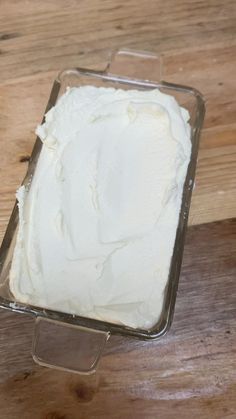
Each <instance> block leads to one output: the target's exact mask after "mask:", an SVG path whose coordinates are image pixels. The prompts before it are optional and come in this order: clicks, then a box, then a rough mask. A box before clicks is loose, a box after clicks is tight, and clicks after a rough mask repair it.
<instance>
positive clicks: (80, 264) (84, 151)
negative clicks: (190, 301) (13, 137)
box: [10, 86, 191, 328]
mask: <svg viewBox="0 0 236 419" xmlns="http://www.w3.org/2000/svg"><path fill="white" fill-rule="evenodd" d="M188 118H189V115H188V112H187V111H186V110H185V109H183V108H181V107H180V106H179V105H178V104H177V102H176V101H175V99H174V98H173V97H172V96H169V95H165V94H163V93H161V92H160V91H159V90H157V89H155V90H152V91H136V90H126V91H125V90H121V89H119V90H116V89H113V88H96V87H92V86H83V87H80V88H71V89H69V88H68V90H67V92H66V93H65V94H64V95H63V96H62V97H61V98H60V99H59V101H58V103H57V105H56V106H55V107H54V108H52V109H51V110H50V111H49V112H48V113H47V115H46V122H45V123H44V124H43V125H41V126H39V127H38V128H37V134H38V135H39V136H40V138H41V140H42V141H43V147H42V151H41V154H40V157H39V160H38V164H37V168H36V171H35V175H34V177H33V180H32V183H31V186H30V188H29V191H26V190H25V188H24V186H23V187H21V188H20V189H19V191H18V193H17V199H18V201H19V208H20V227H19V231H18V237H17V243H16V247H15V251H14V257H13V263H12V268H11V272H10V287H11V290H12V293H13V294H14V296H15V298H16V299H17V300H19V301H21V302H24V303H31V304H34V305H37V306H41V307H48V308H52V309H56V310H59V311H63V312H67V313H73V314H79V315H82V316H86V317H92V318H96V319H102V320H106V321H110V322H115V323H121V324H125V325H128V326H131V327H134V328H137V327H141V328H150V327H152V326H153V325H154V324H155V323H156V322H157V321H158V318H159V316H160V314H161V310H162V304H163V297H164V290H165V285H166V283H167V279H168V273H169V267H170V261H171V256H172V253H173V246H174V241H175V235H176V228H177V224H178V218H179V211H180V205H181V198H182V191H183V183H184V180H185V176H186V170H187V166H188V163H189V159H190V152H191V142H190V127H189V124H188V123H187V121H188Z"/></svg>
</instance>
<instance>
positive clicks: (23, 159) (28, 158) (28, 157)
mask: <svg viewBox="0 0 236 419" xmlns="http://www.w3.org/2000/svg"><path fill="white" fill-rule="evenodd" d="M29 160H30V156H28V155H26V156H20V158H19V161H20V163H25V162H26V161H29Z"/></svg>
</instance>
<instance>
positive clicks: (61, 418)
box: [42, 412, 66, 419]
mask: <svg viewBox="0 0 236 419" xmlns="http://www.w3.org/2000/svg"><path fill="white" fill-rule="evenodd" d="M42 419H66V415H65V414H63V413H59V412H48V413H46V415H45V416H43V418H42Z"/></svg>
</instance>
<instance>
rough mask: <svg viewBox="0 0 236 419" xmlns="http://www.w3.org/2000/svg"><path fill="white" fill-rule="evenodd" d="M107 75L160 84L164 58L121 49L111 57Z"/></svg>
mask: <svg viewBox="0 0 236 419" xmlns="http://www.w3.org/2000/svg"><path fill="white" fill-rule="evenodd" d="M106 73H108V74H112V75H119V76H125V77H129V78H132V79H141V80H146V81H155V82H157V81H158V82H160V81H161V80H162V56H161V55H156V54H153V53H149V52H146V51H145V52H144V51H136V50H129V49H120V50H118V51H116V52H114V53H113V54H112V55H111V58H110V61H109V63H108V65H107V67H106Z"/></svg>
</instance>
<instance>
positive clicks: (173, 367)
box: [0, 220, 236, 419]
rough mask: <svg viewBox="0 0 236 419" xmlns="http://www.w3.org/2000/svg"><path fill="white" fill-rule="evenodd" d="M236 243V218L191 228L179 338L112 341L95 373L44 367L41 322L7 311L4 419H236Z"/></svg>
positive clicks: (1, 328)
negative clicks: (36, 345)
mask: <svg viewBox="0 0 236 419" xmlns="http://www.w3.org/2000/svg"><path fill="white" fill-rule="evenodd" d="M235 247H236V220H228V221H222V222H216V223H210V224H204V225H201V226H195V227H191V228H189V230H188V234H187V241H186V247H185V254H184V261H183V268H182V275H181V279H180V286H179V292H178V298H177V304H176V311H175V317H174V322H173V325H172V328H171V330H170V332H169V333H168V334H167V335H166V336H165V337H163V338H162V339H161V340H159V341H156V342H150V343H149V342H139V341H137V340H131V339H123V338H120V337H118V336H117V337H112V338H111V340H110V341H109V342H108V345H107V348H106V350H105V353H104V356H103V358H102V360H101V362H100V367H99V369H98V371H97V373H96V374H94V375H92V376H89V377H82V376H79V375H75V374H67V373H63V372H58V371H54V370H49V369H47V368H42V367H38V366H36V365H35V364H34V363H33V361H32V359H31V357H30V347H31V337H32V332H33V320H32V319H30V318H27V317H25V316H20V315H17V314H13V313H10V312H7V311H1V312H0V320H1V321H0V351H1V357H0V371H1V375H0V406H1V419H8V418H10V419H18V418H19V417H20V418H22V419H32V418H34V419H62V418H63V419H80V418H112V419H113V418H114V419H120V418H124V419H126V418H138V419H139V418H140V419H143V418H148V419H152V418H153V419H155V418H161V419H172V418H176V417H182V418H183V419H185V418H186V419H189V418H192V417H194V416H195V415H197V416H198V417H199V418H201V419H209V418H210V419H222V418H225V419H233V418H235V416H236V397H235V395H236V325H235V315H236V283H235V274H236V261H235Z"/></svg>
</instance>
